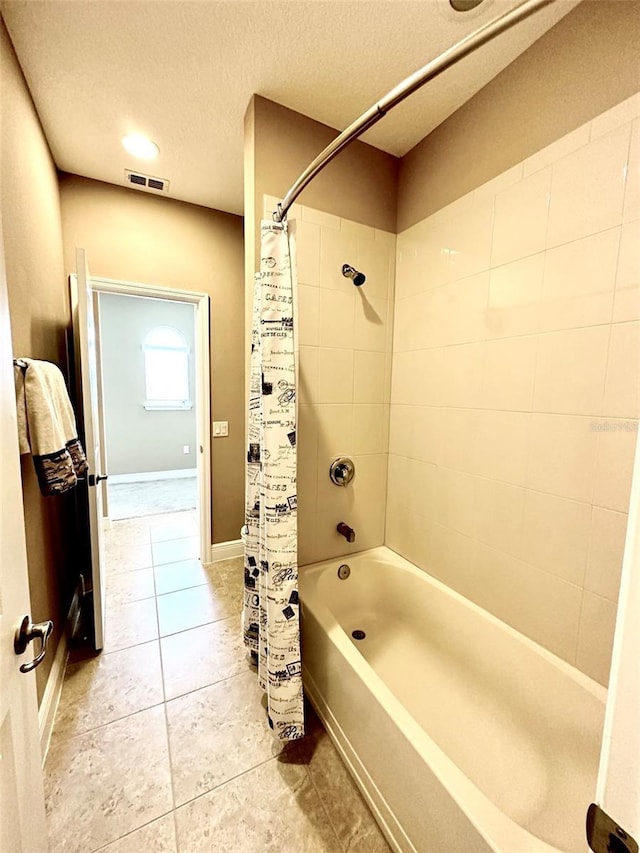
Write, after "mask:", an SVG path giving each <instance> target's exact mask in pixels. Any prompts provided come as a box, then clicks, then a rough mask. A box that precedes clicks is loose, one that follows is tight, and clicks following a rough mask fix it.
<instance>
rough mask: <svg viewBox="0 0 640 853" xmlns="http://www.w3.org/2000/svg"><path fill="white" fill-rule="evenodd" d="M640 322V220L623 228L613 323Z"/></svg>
mask: <svg viewBox="0 0 640 853" xmlns="http://www.w3.org/2000/svg"><path fill="white" fill-rule="evenodd" d="M625 320H640V220H636V221H634V222H628V223H627V224H626V225H623V226H622V233H621V236H620V254H619V256H618V272H617V274H616V290H615V302H614V306H613V322H614V323H621V322H624V321H625Z"/></svg>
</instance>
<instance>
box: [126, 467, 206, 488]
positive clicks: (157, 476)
mask: <svg viewBox="0 0 640 853" xmlns="http://www.w3.org/2000/svg"><path fill="white" fill-rule="evenodd" d="M197 474H198V469H197V468H177V469H176V470H175V471H141V472H140V473H138V474H110V475H109V483H110V484H111V485H112V486H114V485H117V484H118V483H146V482H148V481H149V480H181V479H182V478H183V477H196V476H197Z"/></svg>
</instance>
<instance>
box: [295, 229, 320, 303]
mask: <svg viewBox="0 0 640 853" xmlns="http://www.w3.org/2000/svg"><path fill="white" fill-rule="evenodd" d="M295 235H296V236H295V242H296V264H297V271H298V282H299V283H300V284H309V285H313V286H314V287H317V286H318V285H319V284H320V228H319V226H318V225H314V224H313V223H311V222H303V221H302V220H298V221H297V222H296V231H295Z"/></svg>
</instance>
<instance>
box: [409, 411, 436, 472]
mask: <svg viewBox="0 0 640 853" xmlns="http://www.w3.org/2000/svg"><path fill="white" fill-rule="evenodd" d="M406 446H407V447H408V453H409V456H411V457H412V458H413V459H419V460H421V461H422V462H431V463H435V464H438V463H439V462H440V459H441V446H442V410H441V409H439V408H435V407H432V406H414V407H412V408H411V409H410V430H409V436H408V442H407V445H406ZM405 452H406V451H405Z"/></svg>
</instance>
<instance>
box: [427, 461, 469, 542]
mask: <svg viewBox="0 0 640 853" xmlns="http://www.w3.org/2000/svg"><path fill="white" fill-rule="evenodd" d="M436 477H437V479H436V482H437V491H436V505H435V520H436V521H437V522H438V524H441V525H442V526H443V527H451V528H452V529H453V530H457V531H458V532H459V533H464V534H465V535H467V536H471V535H472V534H473V532H474V530H475V529H476V527H477V525H476V490H475V487H476V480H477V479H478V478H477V477H474V476H472V475H471V474H465V473H462V472H460V471H452V470H451V469H450V468H438V469H437V475H436Z"/></svg>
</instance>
